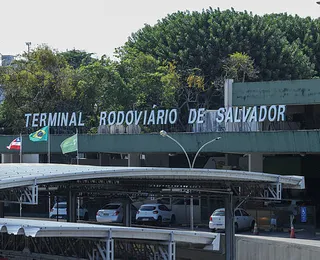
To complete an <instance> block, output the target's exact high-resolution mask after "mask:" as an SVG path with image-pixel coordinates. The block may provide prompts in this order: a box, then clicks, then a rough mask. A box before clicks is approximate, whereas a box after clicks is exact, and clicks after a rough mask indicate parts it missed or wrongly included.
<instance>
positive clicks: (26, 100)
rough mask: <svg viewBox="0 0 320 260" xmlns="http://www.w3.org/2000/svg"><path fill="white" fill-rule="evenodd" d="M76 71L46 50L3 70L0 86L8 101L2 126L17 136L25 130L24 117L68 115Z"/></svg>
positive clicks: (3, 108) (36, 52) (4, 107)
mask: <svg viewBox="0 0 320 260" xmlns="http://www.w3.org/2000/svg"><path fill="white" fill-rule="evenodd" d="M73 74H74V73H73V70H72V69H71V68H70V66H69V65H68V64H67V62H66V61H65V60H64V59H63V58H62V57H61V56H59V55H57V53H56V52H54V51H52V50H51V49H49V47H47V46H40V47H38V48H37V49H35V50H34V51H32V52H30V53H29V54H26V53H25V54H24V55H22V56H21V57H20V59H18V60H16V61H15V62H14V64H13V65H12V66H8V67H2V68H1V71H0V84H1V87H2V88H3V91H4V95H5V100H4V101H3V103H2V104H1V116H2V118H1V124H2V125H3V126H5V127H6V128H9V129H11V130H12V132H13V133H18V132H21V131H23V129H24V127H25V126H24V119H25V118H24V114H25V113H30V112H38V113H41V112H50V111H57V110H58V111H68V110H69V109H70V108H71V107H72V103H73V99H74V97H75V94H76V92H75V89H74V87H73V85H72V78H73Z"/></svg>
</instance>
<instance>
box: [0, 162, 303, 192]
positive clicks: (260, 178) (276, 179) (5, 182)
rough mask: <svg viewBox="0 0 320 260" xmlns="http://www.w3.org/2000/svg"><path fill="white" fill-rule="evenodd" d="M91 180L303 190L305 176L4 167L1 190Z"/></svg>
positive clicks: (59, 166)
mask: <svg viewBox="0 0 320 260" xmlns="http://www.w3.org/2000/svg"><path fill="white" fill-rule="evenodd" d="M89 179H110V180H112V179H121V180H136V181H138V180H151V181H152V180H154V181H157V180H161V181H165V180H168V181H173V180H178V181H181V182H183V181H202V182H217V181H220V182H221V181H225V182H230V183H232V182H242V183H248V184H250V183H265V184H268V183H270V184H274V183H278V184H281V185H282V187H284V188H292V189H304V188H305V182H304V177H303V176H282V175H277V174H267V173H258V172H246V171H235V170H220V169H189V168H148V167H103V166H87V165H68V164H39V163H33V164H31V163H30V164H29V163H16V164H1V166H0V190H1V189H8V188H17V187H25V186H31V185H34V184H49V183H56V182H65V181H78V180H89Z"/></svg>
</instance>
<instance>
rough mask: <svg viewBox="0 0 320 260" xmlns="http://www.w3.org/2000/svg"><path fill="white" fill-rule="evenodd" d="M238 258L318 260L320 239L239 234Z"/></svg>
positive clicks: (244, 259) (237, 244)
mask: <svg viewBox="0 0 320 260" xmlns="http://www.w3.org/2000/svg"><path fill="white" fill-rule="evenodd" d="M288 236H289V235H288ZM236 259H237V260H275V259H277V260H305V259H308V260H318V259H320V241H317V240H305V239H292V238H291V239H290V238H279V237H276V238H275V237H262V236H245V235H237V236H236Z"/></svg>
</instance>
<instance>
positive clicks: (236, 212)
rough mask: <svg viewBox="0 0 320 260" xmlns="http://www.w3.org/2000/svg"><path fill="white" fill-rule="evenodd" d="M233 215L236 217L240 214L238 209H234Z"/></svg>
mask: <svg viewBox="0 0 320 260" xmlns="http://www.w3.org/2000/svg"><path fill="white" fill-rule="evenodd" d="M234 215H235V216H236V217H239V216H241V213H240V210H238V209H237V210H236V211H235V213H234Z"/></svg>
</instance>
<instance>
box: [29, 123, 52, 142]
mask: <svg viewBox="0 0 320 260" xmlns="http://www.w3.org/2000/svg"><path fill="white" fill-rule="evenodd" d="M48 135H49V127H48V126H45V127H43V128H41V129H39V130H38V131H36V132H34V133H32V134H30V135H29V139H30V141H32V142H46V141H48Z"/></svg>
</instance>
